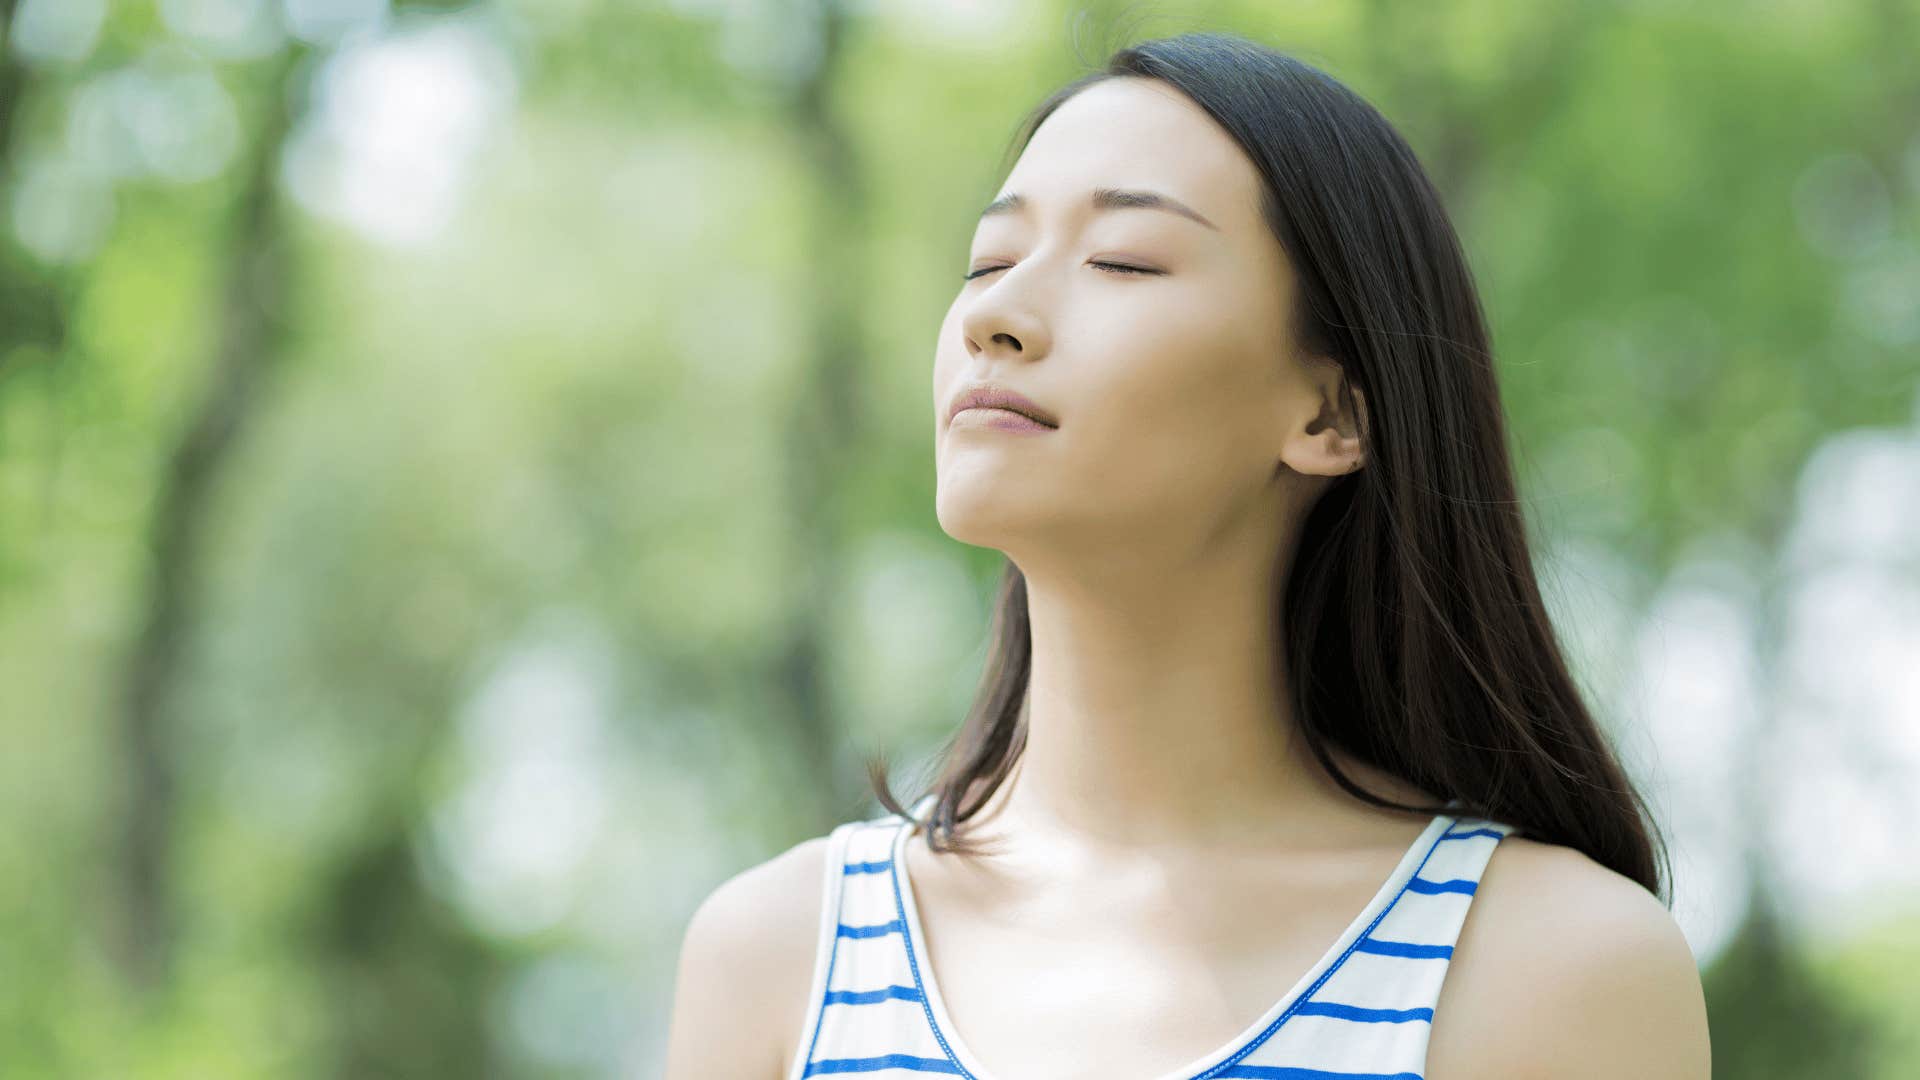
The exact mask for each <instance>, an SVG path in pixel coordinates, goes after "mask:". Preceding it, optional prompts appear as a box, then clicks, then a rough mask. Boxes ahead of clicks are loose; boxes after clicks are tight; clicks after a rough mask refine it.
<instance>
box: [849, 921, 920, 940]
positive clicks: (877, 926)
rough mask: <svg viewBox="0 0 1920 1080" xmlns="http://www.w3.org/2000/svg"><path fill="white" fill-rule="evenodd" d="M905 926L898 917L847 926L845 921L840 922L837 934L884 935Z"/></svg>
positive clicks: (893, 932)
mask: <svg viewBox="0 0 1920 1080" xmlns="http://www.w3.org/2000/svg"><path fill="white" fill-rule="evenodd" d="M905 926H906V924H905V923H903V922H901V921H900V920H899V919H895V920H893V921H892V922H883V923H874V924H873V925H872V926H848V925H847V924H846V923H841V924H840V929H839V936H840V937H851V938H870V937H886V936H887V935H888V934H897V933H899V932H900V931H901V929H902V928H903V927H905Z"/></svg>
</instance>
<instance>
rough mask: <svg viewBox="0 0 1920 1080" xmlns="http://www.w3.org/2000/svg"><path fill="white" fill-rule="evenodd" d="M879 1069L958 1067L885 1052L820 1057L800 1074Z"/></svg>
mask: <svg viewBox="0 0 1920 1080" xmlns="http://www.w3.org/2000/svg"><path fill="white" fill-rule="evenodd" d="M881 1069H911V1070H913V1071H914V1072H930V1073H957V1072H959V1071H960V1067H959V1066H957V1065H955V1064H954V1063H953V1062H951V1061H942V1060H940V1059H939V1058H924V1057H914V1056H913V1055H912V1054H887V1055H885V1056H884V1057H870V1058H822V1059H821V1060H819V1061H815V1062H812V1063H811V1064H809V1065H808V1066H807V1071H806V1072H803V1073H801V1074H800V1075H801V1076H812V1075H813V1074H814V1073H850V1072H878V1071H880V1070H881Z"/></svg>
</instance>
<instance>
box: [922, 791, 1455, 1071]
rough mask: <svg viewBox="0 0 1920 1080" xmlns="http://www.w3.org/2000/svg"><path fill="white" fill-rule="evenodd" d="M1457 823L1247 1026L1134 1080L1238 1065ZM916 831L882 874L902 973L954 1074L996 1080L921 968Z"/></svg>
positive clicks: (1414, 857) (1435, 827)
mask: <svg viewBox="0 0 1920 1080" xmlns="http://www.w3.org/2000/svg"><path fill="white" fill-rule="evenodd" d="M930 799H931V796H928V797H927V798H924V799H922V800H921V802H920V804H919V805H918V806H916V807H915V808H914V816H915V817H918V816H919V815H920V813H921V807H924V806H925V805H926V803H927V802H928V801H929V800H930ZM1457 802H1458V800H1449V801H1448V803H1447V806H1448V807H1453V806H1454V805H1456V804H1457ZM1457 820H1458V817H1457V816H1456V815H1454V814H1450V813H1447V812H1445V811H1442V812H1441V813H1438V814H1435V815H1433V817H1432V819H1431V820H1429V821H1428V822H1427V825H1426V827H1425V828H1424V829H1422V830H1421V831H1420V835H1418V836H1416V837H1414V840H1413V843H1411V844H1409V845H1407V850H1406V851H1405V852H1404V853H1402V854H1401V856H1400V861H1399V862H1398V863H1396V864H1394V868H1393V872H1392V873H1390V874H1388V875H1387V879H1386V880H1385V881H1383V882H1381V884H1380V887H1379V888H1378V889H1376V890H1374V894H1373V897H1372V898H1371V899H1370V900H1368V901H1367V904H1366V906H1365V907H1363V908H1361V909H1360V914H1358V915H1356V916H1354V918H1353V920H1352V921H1350V922H1348V923H1347V925H1346V928H1345V929H1344V930H1342V931H1341V932H1340V936H1339V937H1338V938H1336V939H1335V940H1334V942H1333V944H1332V945H1331V946H1329V947H1328V948H1327V950H1326V951H1325V952H1323V953H1321V954H1320V958H1319V959H1318V960H1316V961H1314V963H1313V966H1312V967H1310V968H1308V969H1307V971H1306V972H1305V973H1304V974H1302V975H1301V976H1300V978H1299V979H1297V980H1295V982H1294V984H1293V986H1292V987H1290V988H1289V989H1288V990H1287V992H1286V993H1285V994H1283V995H1281V997H1280V999H1279V1000H1278V1001H1275V1002H1274V1003H1273V1004H1272V1005H1271V1006H1269V1007H1268V1008H1267V1010H1266V1011H1265V1012H1263V1013H1261V1014H1260V1015H1259V1016H1258V1017H1256V1018H1255V1019H1254V1020H1253V1022H1252V1023H1250V1024H1248V1025H1247V1026H1246V1027H1245V1028H1243V1029H1241V1031H1240V1033H1239V1034H1238V1035H1235V1036H1234V1037H1233V1038H1232V1039H1230V1040H1228V1041H1227V1042H1226V1044H1224V1045H1222V1046H1220V1047H1218V1048H1216V1049H1214V1050H1211V1051H1209V1052H1208V1053H1206V1054H1205V1055H1203V1056H1201V1057H1199V1058H1196V1059H1194V1060H1193V1061H1190V1062H1187V1063H1186V1064H1184V1065H1181V1066H1179V1067H1177V1068H1174V1069H1172V1070H1169V1071H1167V1072H1163V1073H1160V1074H1159V1075H1157V1076H1153V1077H1142V1078H1141V1080H1202V1078H1204V1077H1206V1076H1208V1075H1209V1074H1210V1073H1211V1072H1212V1071H1213V1070H1215V1069H1217V1068H1220V1067H1221V1066H1223V1065H1229V1064H1232V1063H1234V1062H1236V1061H1238V1060H1239V1059H1240V1058H1241V1057H1244V1056H1245V1055H1246V1054H1248V1053H1251V1052H1252V1051H1253V1050H1254V1049H1255V1048H1256V1047H1258V1046H1259V1045H1260V1044H1261V1043H1264V1042H1265V1041H1267V1039H1269V1038H1271V1037H1272V1031H1269V1029H1270V1028H1271V1029H1275V1030H1277V1029H1278V1028H1279V1026H1280V1024H1282V1023H1284V1022H1285V1021H1286V1019H1287V1018H1288V1017H1289V1016H1291V1015H1292V1013H1293V1010H1294V1009H1295V1008H1296V1007H1297V1006H1298V1005H1299V1004H1300V1003H1301V1002H1302V1001H1303V1000H1304V999H1305V998H1306V996H1307V995H1308V994H1309V993H1311V992H1312V991H1313V990H1315V989H1317V988H1318V986H1319V984H1320V982H1321V981H1322V980H1323V979H1324V978H1325V977H1326V976H1328V975H1330V974H1331V973H1332V972H1333V970H1334V969H1335V968H1337V967H1338V966H1339V965H1340V964H1341V963H1342V962H1344V961H1345V959H1346V956H1347V954H1348V953H1349V952H1351V951H1352V950H1353V947H1354V945H1355V944H1356V943H1357V942H1358V941H1359V940H1360V938H1362V937H1363V936H1365V935H1366V934H1367V933H1368V932H1369V931H1371V930H1372V929H1373V927H1374V925H1375V924H1376V923H1378V922H1379V920H1380V918H1381V917H1382V916H1384V915H1385V914H1386V912H1387V909H1389V908H1391V907H1392V906H1393V904H1394V902H1395V901H1397V900H1398V899H1399V898H1400V894H1401V893H1403V892H1405V891H1406V886H1407V882H1408V881H1410V880H1412V878H1413V877H1414V876H1415V875H1416V874H1418V873H1419V872H1420V867H1421V866H1423V865H1425V863H1426V861H1427V858H1428V857H1429V856H1430V855H1431V854H1432V853H1433V848H1434V847H1435V846H1436V845H1437V844H1438V843H1439V841H1440V838H1441V837H1442V836H1444V835H1445V834H1446V832H1447V830H1448V829H1450V828H1452V826H1453V823H1454V822H1455V821H1457ZM915 830H916V826H915V824H914V822H913V821H912V820H904V821H902V822H901V824H900V826H899V827H898V828H896V829H895V830H894V837H893V845H892V847H893V850H892V859H891V860H890V866H889V867H888V870H889V873H890V875H891V876H892V878H893V898H894V908H895V917H896V918H898V919H899V920H900V922H901V931H902V932H901V937H902V939H903V940H904V942H905V944H906V949H907V966H908V968H909V969H910V970H911V971H912V973H913V982H914V988H915V989H916V990H918V991H919V992H920V1000H921V1003H922V1005H923V1007H924V1010H925V1012H926V1015H927V1022H928V1023H929V1024H930V1025H931V1026H932V1028H933V1037H934V1039H935V1040H937V1041H938V1042H939V1043H940V1047H941V1049H943V1050H944V1051H946V1054H947V1057H948V1059H949V1060H950V1061H951V1062H952V1064H954V1065H955V1066H957V1067H958V1068H959V1069H960V1072H961V1075H962V1076H966V1077H969V1078H970V1080H997V1078H996V1077H994V1076H993V1074H992V1073H989V1072H988V1071H986V1070H985V1069H984V1068H982V1067H981V1065H980V1062H979V1059H977V1058H975V1057H974V1056H973V1053H972V1051H970V1050H968V1049H967V1045H966V1043H965V1042H964V1041H963V1040H962V1039H961V1037H960V1035H959V1033H958V1032H957V1031H956V1030H955V1029H954V1026H953V1020H952V1019H951V1018H950V1017H948V1015H947V1007H946V1000H945V998H944V997H943V996H942V995H941V993H940V986H939V981H938V980H937V979H936V978H935V977H934V972H933V966H932V965H931V964H930V963H928V957H927V951H926V934H925V933H924V932H922V930H921V928H920V908H919V905H918V904H917V903H916V902H915V901H914V898H913V888H912V878H911V876H910V875H909V874H908V873H907V858H906V854H907V851H906V848H907V839H908V838H909V837H910V836H912V835H913V833H914V832H915Z"/></svg>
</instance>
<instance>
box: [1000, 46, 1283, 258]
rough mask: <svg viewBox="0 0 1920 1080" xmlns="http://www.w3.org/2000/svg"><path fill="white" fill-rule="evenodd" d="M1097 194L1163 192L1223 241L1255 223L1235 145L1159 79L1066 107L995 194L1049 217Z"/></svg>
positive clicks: (1123, 81)
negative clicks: (1016, 195)
mask: <svg viewBox="0 0 1920 1080" xmlns="http://www.w3.org/2000/svg"><path fill="white" fill-rule="evenodd" d="M1096 187H1128V188H1134V187H1138V188H1150V189H1152V190H1155V191H1162V192H1165V193H1166V194H1168V195H1171V196H1173V197H1174V198H1176V199H1178V200H1180V201H1181V202H1184V203H1186V204H1187V205H1189V206H1191V207H1193V208H1194V209H1195V210H1198V211H1199V212H1200V213H1202V214H1204V215H1206V216H1207V218H1209V219H1210V220H1212V221H1214V222H1215V223H1217V224H1218V225H1219V226H1220V228H1221V230H1222V231H1224V232H1227V233H1229V234H1236V233H1241V232H1242V230H1244V229H1245V228H1247V227H1248V226H1249V225H1250V224H1253V223H1255V221H1256V219H1257V216H1258V205H1259V177H1258V174H1257V173H1256V172H1255V171H1254V168H1253V164H1252V163H1251V162H1249V161H1248V160H1247V158H1246V155H1245V153H1243V152H1242V151H1241V149H1240V146H1239V144H1238V143H1236V142H1234V141H1233V139H1232V138H1231V137H1230V136H1229V135H1228V134H1227V133H1226V132H1225V131H1224V130H1222V129H1221V127H1220V125H1219V124H1217V123H1215V122H1214V119H1213V118H1212V117H1211V116H1208V115H1207V114H1206V113H1205V112H1204V111H1202V110H1201V108H1200V107H1199V106H1198V105H1195V104H1194V103H1193V102H1192V101H1191V100H1190V99H1189V98H1187V97H1186V95H1184V94H1182V93H1180V92H1179V91H1178V90H1175V89H1174V88H1173V87H1172V86H1169V85H1168V84H1166V83H1164V82H1161V81H1159V80H1157V79H1142V78H1116V79H1108V80H1106V81H1104V82H1099V83H1095V84H1094V85H1092V86H1090V87H1088V88H1087V89H1085V90H1082V91H1080V92H1079V93H1078V94H1075V95H1074V96H1073V97H1071V98H1069V99H1068V100H1067V101H1066V102H1064V103H1063V104H1061V105H1060V107H1059V108H1058V109H1056V110H1054V112H1053V113H1052V114H1051V115H1049V116H1048V117H1047V119H1046V120H1045V121H1044V122H1042V123H1041V125H1040V127H1039V129H1038V130H1036V131H1035V132H1034V134H1033V138H1032V139H1031V140H1030V141H1029V142H1028V143H1027V145H1026V148H1025V149H1024V150H1022V151H1021V154H1020V158H1019V160H1018V161H1016V162H1015V163H1014V166H1013V169H1012V171H1011V172H1009V173H1008V175H1007V180H1006V183H1005V184H1004V185H1002V188H1001V190H1003V191H1017V192H1020V193H1022V194H1023V195H1026V196H1027V198H1028V201H1029V202H1032V203H1035V204H1037V205H1036V211H1037V212H1039V213H1041V214H1051V213H1059V212H1063V211H1068V210H1077V209H1078V208H1079V206H1080V204H1081V201H1082V200H1084V198H1085V193H1086V192H1088V191H1090V190H1091V189H1093V188H1096ZM1069 202H1071V203H1072V204H1073V205H1072V206H1069V205H1068V203H1069Z"/></svg>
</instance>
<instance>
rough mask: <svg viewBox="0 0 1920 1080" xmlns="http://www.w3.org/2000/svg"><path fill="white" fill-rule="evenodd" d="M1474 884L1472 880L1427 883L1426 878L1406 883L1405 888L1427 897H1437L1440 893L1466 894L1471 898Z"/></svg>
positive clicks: (1461, 879)
mask: <svg viewBox="0 0 1920 1080" xmlns="http://www.w3.org/2000/svg"><path fill="white" fill-rule="evenodd" d="M1475 884H1476V883H1475V882H1474V880H1473V879H1472V878H1454V879H1453V880H1452V881H1428V880H1427V879H1426V878H1423V877H1416V878H1414V879H1413V880H1411V881H1409V882H1407V888H1409V889H1412V890H1413V891H1414V892H1417V893H1425V894H1426V895H1428V896H1437V895H1439V894H1440V893H1453V892H1457V893H1466V894H1467V895H1468V896H1472V895H1473V890H1474V887H1475Z"/></svg>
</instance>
